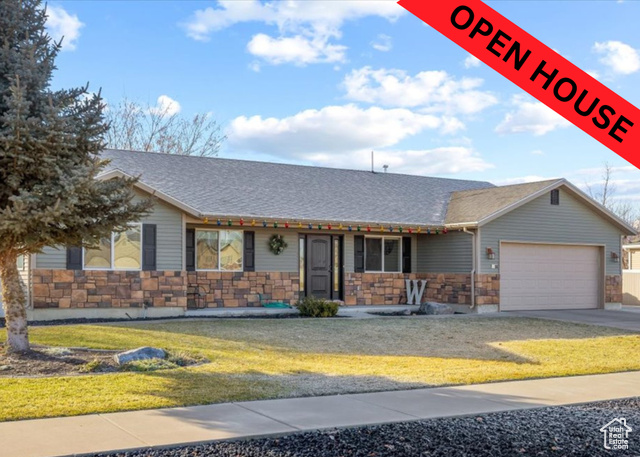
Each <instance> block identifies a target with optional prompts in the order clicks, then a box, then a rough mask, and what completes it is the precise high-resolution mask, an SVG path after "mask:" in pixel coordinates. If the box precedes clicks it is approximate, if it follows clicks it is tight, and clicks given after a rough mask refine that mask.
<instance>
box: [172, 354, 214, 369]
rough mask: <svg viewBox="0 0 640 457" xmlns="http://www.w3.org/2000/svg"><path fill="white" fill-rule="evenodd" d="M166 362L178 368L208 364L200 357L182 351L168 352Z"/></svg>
mask: <svg viewBox="0 0 640 457" xmlns="http://www.w3.org/2000/svg"><path fill="white" fill-rule="evenodd" d="M167 360H168V361H169V362H171V363H175V364H176V365H178V366H179V367H188V366H191V365H197V364H199V363H204V362H208V360H207V359H205V358H204V357H202V356H200V355H194V354H189V353H188V352H183V351H177V352H170V353H169V354H168V355H167Z"/></svg>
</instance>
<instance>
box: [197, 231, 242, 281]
mask: <svg viewBox="0 0 640 457" xmlns="http://www.w3.org/2000/svg"><path fill="white" fill-rule="evenodd" d="M198 232H218V268H217V269H211V268H207V269H202V268H198ZM220 232H240V233H242V252H241V254H242V265H241V266H240V269H239V270H222V269H221V268H220V260H221V259H222V256H221V255H220V240H221V239H222V237H221V236H220ZM195 241H196V243H195V246H194V249H195V262H196V271H215V272H222V273H242V272H243V271H244V230H226V229H196V240H195Z"/></svg>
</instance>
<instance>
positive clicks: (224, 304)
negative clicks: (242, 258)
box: [187, 271, 300, 308]
mask: <svg viewBox="0 0 640 457" xmlns="http://www.w3.org/2000/svg"><path fill="white" fill-rule="evenodd" d="M187 278H188V290H187V293H188V307H189V308H215V307H218V308H234V307H238V306H240V307H245V306H260V297H259V296H258V294H261V295H262V299H263V300H264V301H266V302H269V301H283V302H285V303H288V304H293V303H295V302H297V301H298V293H299V290H300V277H299V275H298V274H297V273H278V272H243V273H223V272H217V271H216V272H206V271H198V272H189V273H188V274H187Z"/></svg>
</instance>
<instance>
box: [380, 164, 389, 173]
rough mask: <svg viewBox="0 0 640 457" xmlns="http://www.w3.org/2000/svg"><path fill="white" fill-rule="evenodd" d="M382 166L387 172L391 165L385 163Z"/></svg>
mask: <svg viewBox="0 0 640 457" xmlns="http://www.w3.org/2000/svg"><path fill="white" fill-rule="evenodd" d="M382 168H384V172H385V173H386V172H387V170H389V165H383V166H382Z"/></svg>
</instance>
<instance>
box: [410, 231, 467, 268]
mask: <svg viewBox="0 0 640 457" xmlns="http://www.w3.org/2000/svg"><path fill="white" fill-rule="evenodd" d="M417 260H418V265H417V267H418V270H417V271H418V272H419V273H469V272H470V271H471V270H472V268H473V243H472V237H471V235H469V234H467V233H463V232H449V233H447V234H446V235H445V234H441V235H419V236H418V255H417Z"/></svg>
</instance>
